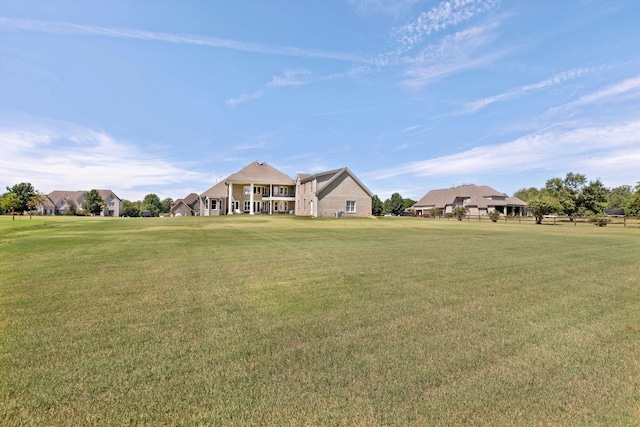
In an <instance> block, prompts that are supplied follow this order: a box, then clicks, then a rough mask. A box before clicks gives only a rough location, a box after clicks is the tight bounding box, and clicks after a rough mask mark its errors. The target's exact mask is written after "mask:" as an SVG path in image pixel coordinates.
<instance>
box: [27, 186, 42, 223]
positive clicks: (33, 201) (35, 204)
mask: <svg viewBox="0 0 640 427" xmlns="http://www.w3.org/2000/svg"><path fill="white" fill-rule="evenodd" d="M46 202H47V196H46V195H44V194H42V193H40V192H39V191H36V192H34V193H33V195H31V198H30V199H29V203H27V206H28V208H29V219H31V212H32V211H33V210H37V209H38V208H39V207H44V205H45V203H46Z"/></svg>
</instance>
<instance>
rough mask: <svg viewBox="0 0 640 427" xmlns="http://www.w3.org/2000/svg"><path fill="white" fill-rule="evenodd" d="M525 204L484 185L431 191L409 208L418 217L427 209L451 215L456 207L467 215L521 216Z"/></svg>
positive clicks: (469, 185)
mask: <svg viewBox="0 0 640 427" xmlns="http://www.w3.org/2000/svg"><path fill="white" fill-rule="evenodd" d="M526 206H527V203H526V202H524V201H522V200H520V199H519V198H517V197H508V196H505V195H504V194H503V193H500V192H498V191H496V190H494V189H493V188H491V187H488V186H486V185H481V186H476V185H473V184H468V185H461V186H459V187H453V188H447V189H443V190H431V191H429V192H428V193H427V194H425V195H424V197H422V198H421V199H420V200H418V201H417V202H416V203H415V204H414V205H413V206H412V208H411V210H413V211H415V212H416V213H417V214H418V215H423V214H426V213H427V212H428V211H429V209H433V208H438V209H442V210H443V212H444V213H453V211H454V210H455V209H456V208H458V207H464V208H467V214H468V215H487V214H488V213H489V212H491V211H498V212H500V213H501V214H503V215H523V214H524V213H525V212H524V209H525V208H526Z"/></svg>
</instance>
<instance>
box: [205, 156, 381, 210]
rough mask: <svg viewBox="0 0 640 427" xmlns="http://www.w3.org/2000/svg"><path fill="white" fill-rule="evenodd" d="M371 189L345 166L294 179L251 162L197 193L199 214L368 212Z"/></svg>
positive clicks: (263, 165) (263, 163)
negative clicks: (198, 196)
mask: <svg viewBox="0 0 640 427" xmlns="http://www.w3.org/2000/svg"><path fill="white" fill-rule="evenodd" d="M371 196H372V194H371V192H370V191H369V190H368V189H367V188H366V187H365V186H364V184H362V182H360V180H359V179H358V178H356V177H355V175H354V174H353V173H352V172H351V171H350V170H349V169H347V168H342V169H336V170H333V171H329V172H324V173H321V174H315V175H310V174H300V175H298V179H297V181H294V180H293V179H292V178H291V177H289V176H288V175H286V174H284V173H282V172H280V171H279V170H277V169H276V168H274V167H273V166H271V165H269V164H267V163H265V162H253V163H251V164H249V165H248V166H246V167H244V168H243V169H241V170H240V171H238V172H236V173H234V174H232V175H230V176H228V177H227V178H226V179H224V180H222V181H220V182H218V183H217V184H216V185H214V186H213V187H211V188H209V189H208V190H207V191H205V192H204V193H202V194H200V215H202V216H214V215H233V214H249V215H254V214H283V213H286V214H296V215H308V216H334V215H336V213H340V214H342V213H344V214H346V215H360V216H368V215H371Z"/></svg>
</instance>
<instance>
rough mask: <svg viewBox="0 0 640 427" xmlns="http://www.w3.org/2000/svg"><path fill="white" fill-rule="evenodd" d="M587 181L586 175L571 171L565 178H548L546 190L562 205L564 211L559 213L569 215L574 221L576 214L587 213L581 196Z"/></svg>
mask: <svg viewBox="0 0 640 427" xmlns="http://www.w3.org/2000/svg"><path fill="white" fill-rule="evenodd" d="M586 182H587V177H586V176H584V175H582V174H579V173H573V172H569V173H568V174H567V175H566V176H565V177H564V179H562V178H551V179H550V180H548V181H547V183H546V186H545V190H546V192H547V193H548V194H549V195H551V196H552V197H554V198H555V199H556V200H557V201H558V203H560V205H561V206H562V211H561V212H558V213H563V214H565V215H567V216H568V217H569V218H570V219H571V220H572V221H573V219H574V218H575V217H576V216H578V215H582V214H584V213H585V207H584V206H583V204H582V203H581V196H582V191H583V190H584V187H585V184H586Z"/></svg>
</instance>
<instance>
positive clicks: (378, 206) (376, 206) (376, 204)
mask: <svg viewBox="0 0 640 427" xmlns="http://www.w3.org/2000/svg"><path fill="white" fill-rule="evenodd" d="M383 211H384V206H383V205H382V200H380V198H379V197H378V195H377V194H374V195H373V197H371V214H372V215H381V214H382V212H383Z"/></svg>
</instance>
